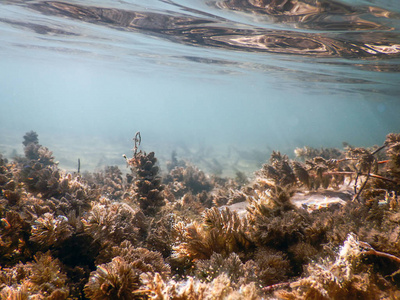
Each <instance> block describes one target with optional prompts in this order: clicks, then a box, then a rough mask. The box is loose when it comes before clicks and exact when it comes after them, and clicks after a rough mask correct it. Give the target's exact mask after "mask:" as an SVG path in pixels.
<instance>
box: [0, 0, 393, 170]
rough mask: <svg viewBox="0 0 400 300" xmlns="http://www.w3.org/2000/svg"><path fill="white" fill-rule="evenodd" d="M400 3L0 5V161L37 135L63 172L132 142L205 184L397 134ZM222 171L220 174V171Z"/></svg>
mask: <svg viewBox="0 0 400 300" xmlns="http://www.w3.org/2000/svg"><path fill="white" fill-rule="evenodd" d="M399 30H400V2H398V1H390V0H386V1H371V0H364V1H362V0H358V1H315V0H314V1H313V0H300V1H295V0H271V1H267V0H226V1H222V0H221V1H203V0H196V1H194V0H186V1H184V0H179V1H168V0H165V1H155V0H154V1H150V0H148V1H145V2H143V1H110V0H109V1H107V0H103V1H100V0H98V1H87V0H86V1H82V0H81V1H1V3H0V103H1V108H0V109H1V117H0V152H2V153H3V154H5V155H7V156H11V155H12V152H13V150H14V149H15V150H16V151H17V152H20V151H21V149H22V147H21V141H22V136H23V134H24V133H25V132H27V131H30V130H35V131H36V132H37V133H38V134H39V139H40V142H41V143H42V144H43V145H45V146H48V147H49V148H50V149H51V150H53V151H54V154H55V156H56V158H57V159H58V160H59V161H60V164H61V166H62V167H65V168H67V169H73V168H75V165H76V161H77V159H78V158H81V161H82V166H83V168H86V169H93V168H95V167H101V166H103V165H105V164H118V165H123V164H124V161H123V159H122V158H121V154H123V153H127V154H130V153H129V149H130V148H131V147H132V141H131V138H132V137H133V135H134V134H135V132H136V131H141V133H142V137H143V143H142V147H143V148H144V150H145V151H152V150H155V151H156V154H158V156H159V158H160V160H161V161H165V160H167V159H168V158H169V156H170V155H171V152H172V151H173V150H175V151H177V153H178V155H179V156H182V157H188V158H190V159H191V160H193V162H194V163H196V164H199V165H201V166H203V167H204V168H206V169H208V170H209V171H211V172H220V171H221V169H222V171H223V172H225V173H226V174H229V173H230V172H231V171H232V170H235V169H241V170H246V171H249V170H252V169H254V170H255V169H256V167H257V165H258V164H260V163H261V162H262V161H263V160H266V159H267V158H268V153H269V151H271V150H272V149H277V150H281V151H283V152H286V153H288V154H291V153H292V151H293V148H295V147H302V146H304V145H310V146H314V147H322V146H324V147H332V146H336V147H337V146H341V142H343V141H347V142H349V143H351V144H354V145H363V146H367V145H373V144H381V143H382V142H383V140H384V138H385V135H386V134H387V133H389V132H399V130H400V118H399V115H400V99H399V98H400V97H399V95H400V75H399V71H400V33H399ZM216 169H218V170H216Z"/></svg>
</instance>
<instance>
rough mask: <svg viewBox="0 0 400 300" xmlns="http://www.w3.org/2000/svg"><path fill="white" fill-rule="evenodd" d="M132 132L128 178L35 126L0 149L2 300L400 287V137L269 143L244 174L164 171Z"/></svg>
mask: <svg viewBox="0 0 400 300" xmlns="http://www.w3.org/2000/svg"><path fill="white" fill-rule="evenodd" d="M140 142H141V137H140V133H137V134H136V136H135V138H134V149H133V156H132V158H130V159H127V158H126V161H127V164H128V167H130V169H131V172H129V173H128V174H127V175H126V177H125V178H124V176H123V174H122V172H121V170H119V168H118V167H106V168H105V169H104V170H102V171H99V172H97V173H89V172H86V173H84V174H79V173H72V174H68V173H66V172H65V171H63V170H60V169H59V167H58V164H57V163H56V162H55V160H54V157H53V155H52V153H51V151H50V150H48V149H47V148H46V147H43V146H42V145H40V144H39V139H38V135H37V134H36V133H35V132H29V133H27V134H26V135H25V136H24V141H23V144H24V147H25V148H24V150H25V152H24V153H25V156H24V157H16V158H14V159H13V160H12V161H8V160H7V159H5V158H4V157H3V156H1V155H0V298H2V299H3V298H4V299H67V298H69V299H268V298H272V297H273V298H276V299H381V298H385V299H396V298H399V297H400V295H399V292H398V290H399V288H400V244H399V239H398V237H399V233H400V229H399V228H400V226H399V225H400V201H399V198H398V193H399V186H400V185H399V181H400V175H399V174H400V163H399V162H400V146H399V145H400V135H399V134H394V133H393V134H389V135H388V136H387V137H386V140H385V143H384V144H383V145H381V146H373V147H371V148H360V147H354V146H349V145H346V147H345V148H344V149H343V150H337V149H323V148H321V149H311V148H303V149H302V151H303V152H301V151H300V150H296V151H297V152H296V153H297V154H298V155H299V156H300V158H301V160H292V159H289V157H288V156H287V155H284V154H281V153H280V152H272V155H271V158H270V159H269V161H268V162H267V163H266V164H264V165H263V166H262V167H261V169H260V170H259V171H257V172H256V173H255V178H254V179H252V180H251V181H247V179H248V178H247V177H246V176H245V175H244V174H241V173H240V174H239V175H238V176H237V177H238V178H237V179H236V180H235V179H229V178H222V177H218V176H208V175H207V174H206V173H204V172H202V171H201V170H199V169H198V168H197V167H195V166H193V165H191V164H190V163H189V162H186V161H183V160H178V159H177V158H176V154H173V156H172V161H171V162H170V163H169V164H168V167H167V172H168V173H167V174H162V173H161V172H160V169H159V166H158V162H157V158H156V157H155V154H154V152H150V153H149V154H146V153H145V152H142V151H141V150H140V151H139V149H138V147H139V146H140ZM330 198H335V199H336V198H337V199H339V200H338V201H336V202H335V203H334V204H329V201H328V199H330ZM325 201H326V203H325Z"/></svg>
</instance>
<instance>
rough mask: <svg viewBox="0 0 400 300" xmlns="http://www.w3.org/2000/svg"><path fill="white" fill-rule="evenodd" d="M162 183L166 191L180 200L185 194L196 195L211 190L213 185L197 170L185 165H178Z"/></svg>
mask: <svg viewBox="0 0 400 300" xmlns="http://www.w3.org/2000/svg"><path fill="white" fill-rule="evenodd" d="M164 183H165V184H166V185H167V189H168V190H169V191H171V192H172V194H173V195H174V196H175V197H176V198H180V197H182V196H183V195H185V194H186V193H191V194H193V195H197V194H200V193H203V192H209V191H211V190H212V188H213V185H212V183H211V182H210V179H209V177H208V176H207V175H206V174H205V173H204V172H203V171H201V170H199V169H198V168H196V167H194V166H192V165H190V164H188V163H185V165H184V166H181V164H179V165H178V166H176V167H175V168H173V169H171V170H170V172H169V173H168V174H167V175H166V176H165V178H164Z"/></svg>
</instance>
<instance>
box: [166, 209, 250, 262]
mask: <svg viewBox="0 0 400 300" xmlns="http://www.w3.org/2000/svg"><path fill="white" fill-rule="evenodd" d="M247 226H248V225H247V222H246V219H241V218H240V217H239V216H238V214H237V213H236V212H232V211H230V210H229V209H228V208H225V209H222V210H219V209H217V208H215V207H213V208H211V209H208V210H206V211H205V212H204V214H203V220H202V223H201V224H199V223H197V222H192V223H189V224H185V223H184V222H178V223H177V224H176V226H175V228H174V230H175V234H176V242H175V245H174V247H173V249H174V253H173V259H175V260H177V261H181V262H186V264H189V265H190V264H192V263H193V262H194V261H196V260H198V259H209V258H210V257H211V255H212V254H213V253H220V254H222V255H224V256H225V257H226V256H229V254H230V253H232V252H236V253H239V254H241V255H245V251H246V249H249V248H251V246H252V242H251V240H250V237H249V236H248V233H247Z"/></svg>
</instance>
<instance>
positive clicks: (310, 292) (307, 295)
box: [275, 234, 399, 299]
mask: <svg viewBox="0 0 400 300" xmlns="http://www.w3.org/2000/svg"><path fill="white" fill-rule="evenodd" d="M365 255H383V256H386V253H380V252H379V253H378V252H376V251H375V250H373V249H372V247H370V246H369V245H368V244H366V243H364V242H361V241H359V240H358V237H357V236H356V235H354V234H349V235H348V237H347V239H346V241H345V242H344V243H343V246H341V248H340V250H339V252H338V254H337V255H336V258H335V259H334V260H332V261H330V260H326V261H322V262H321V263H316V262H313V263H310V264H309V265H308V266H307V271H306V273H305V275H306V276H305V277H302V278H300V279H299V280H297V281H294V282H291V283H290V284H288V285H286V286H285V287H287V288H290V289H291V291H286V290H285V289H280V290H278V291H277V292H275V295H276V296H277V297H278V299H382V298H386V297H398V296H399V293H398V291H396V289H395V288H394V286H391V285H388V283H387V282H385V279H383V278H382V277H381V276H379V275H378V276H376V275H374V274H373V273H372V272H371V269H370V267H369V266H368V265H367V264H365V262H364V263H363V261H362V258H363V257H364V256H365ZM388 257H390V258H391V259H394V260H395V261H398V260H399V258H397V257H391V256H388ZM278 288H279V287H278ZM395 295H397V296H395Z"/></svg>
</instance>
